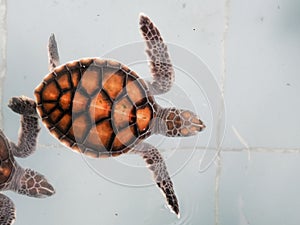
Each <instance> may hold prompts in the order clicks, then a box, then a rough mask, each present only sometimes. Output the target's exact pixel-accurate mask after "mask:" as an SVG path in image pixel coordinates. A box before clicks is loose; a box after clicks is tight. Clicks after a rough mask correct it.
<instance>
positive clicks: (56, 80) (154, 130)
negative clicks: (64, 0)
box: [9, 14, 205, 217]
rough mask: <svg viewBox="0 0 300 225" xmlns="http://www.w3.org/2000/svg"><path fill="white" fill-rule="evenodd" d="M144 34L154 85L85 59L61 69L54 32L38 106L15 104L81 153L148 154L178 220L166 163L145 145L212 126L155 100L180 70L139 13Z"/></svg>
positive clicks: (112, 64)
mask: <svg viewBox="0 0 300 225" xmlns="http://www.w3.org/2000/svg"><path fill="white" fill-rule="evenodd" d="M140 30H141V33H142V36H143V37H144V39H145V41H146V53H147V55H148V57H149V60H150V69H151V75H152V77H153V81H152V82H146V81H144V80H143V79H141V78H140V77H139V76H138V75H137V74H136V73H135V72H134V71H132V70H131V69H129V68H128V67H127V66H125V65H123V64H121V63H119V62H117V61H114V60H107V59H100V58H83V59H79V60H75V61H72V62H68V63H66V64H63V65H60V66H59V54H58V49H57V44H56V41H55V37H54V35H53V34H52V35H51V36H50V38H49V43H48V57H49V70H50V73H49V74H48V75H47V76H46V77H45V78H44V80H43V81H42V83H41V84H40V85H38V86H37V88H36V89H35V91H34V95H35V99H36V101H34V100H32V99H30V98H28V97H25V96H21V97H13V98H12V99H11V100H10V103H9V106H10V108H11V109H12V110H13V111H15V112H17V113H21V112H19V107H22V104H24V103H25V102H26V103H27V104H29V105H30V104H31V105H32V107H33V108H36V109H37V113H36V117H38V115H39V116H40V117H41V118H42V121H43V123H44V125H45V126H46V127H47V128H48V129H49V131H50V132H51V134H52V135H53V136H54V137H56V138H57V139H58V140H59V141H61V142H62V143H63V144H65V145H66V146H68V147H70V148H71V149H72V150H74V151H77V152H80V153H84V154H86V155H88V156H91V157H111V156H118V155H120V154H123V153H126V152H130V153H135V154H139V155H141V156H142V157H143V159H144V160H145V162H146V164H147V166H148V168H149V169H150V171H151V172H152V174H153V176H154V180H155V182H156V184H157V186H158V187H159V188H160V189H161V190H162V192H163V193H164V195H165V197H166V200H167V203H168V206H169V207H170V209H171V211H172V212H174V213H175V214H176V215H177V216H178V217H179V206H178V201H177V197H176V195H175V192H174V189H173V183H172V181H171V178H170V176H169V173H168V171H167V168H166V164H165V162H164V160H163V158H162V156H161V154H160V153H159V151H158V150H157V149H156V148H155V147H154V146H152V145H151V144H148V143H145V142H142V141H143V140H144V139H146V138H147V137H149V136H150V135H152V134H162V135H165V136H169V137H183V136H191V135H195V134H197V133H198V132H199V131H201V130H203V129H204V128H205V125H204V124H203V122H202V121H201V120H200V119H199V117H198V116H197V115H195V113H193V112H191V111H189V110H183V109H177V108H162V107H161V106H159V105H158V104H157V103H156V102H155V100H154V95H158V94H163V93H166V92H168V91H169V90H170V89H171V87H172V85H173V83H174V70H173V66H172V64H171V60H170V57H169V53H168V50H167V46H166V44H165V43H164V42H163V39H162V37H161V35H160V32H159V30H158V29H157V27H156V26H155V25H154V24H153V22H152V21H151V20H150V19H149V18H148V17H147V16H145V15H144V14H140ZM21 114H22V113H21Z"/></svg>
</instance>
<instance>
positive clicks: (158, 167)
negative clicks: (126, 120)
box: [132, 143, 180, 218]
mask: <svg viewBox="0 0 300 225" xmlns="http://www.w3.org/2000/svg"><path fill="white" fill-rule="evenodd" d="M132 153H137V154H140V155H141V156H142V157H143V159H144V160H145V162H146V164H147V167H148V168H149V169H150V171H151V172H152V173H153V178H154V181H155V182H156V184H157V186H158V187H159V188H160V189H161V191H162V192H163V195H164V196H165V198H166V200H167V203H168V206H169V208H170V209H171V211H172V212H174V213H175V214H176V215H177V217H178V218H179V217H180V214H179V205H178V200H177V197H176V195H175V191H174V188H173V183H172V181H171V178H170V176H169V173H168V170H167V166H166V164H165V162H164V159H163V157H162V156H161V154H160V153H159V151H158V150H157V149H156V148H155V147H154V146H152V145H150V144H148V143H141V144H139V145H137V146H136V147H134V149H133V150H132Z"/></svg>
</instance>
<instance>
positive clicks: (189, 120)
mask: <svg viewBox="0 0 300 225" xmlns="http://www.w3.org/2000/svg"><path fill="white" fill-rule="evenodd" d="M204 128H205V125H204V124H203V122H202V121H201V120H200V119H199V117H198V116H197V115H196V114H195V113H193V112H191V111H190V110H184V109H176V108H166V109H162V110H160V112H159V113H158V121H157V123H156V126H155V133H159V134H163V135H166V136H169V137H187V136H192V135H195V134H197V133H198V132H200V131H202V130H203V129H204Z"/></svg>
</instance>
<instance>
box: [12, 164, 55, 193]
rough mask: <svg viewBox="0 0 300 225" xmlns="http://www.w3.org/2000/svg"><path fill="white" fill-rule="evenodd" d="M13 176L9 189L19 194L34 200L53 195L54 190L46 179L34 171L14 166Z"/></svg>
mask: <svg viewBox="0 0 300 225" xmlns="http://www.w3.org/2000/svg"><path fill="white" fill-rule="evenodd" d="M15 174H16V175H15V176H14V181H13V182H11V187H10V188H9V189H11V190H13V191H16V192H17V193H19V194H23V195H27V196H30V197H35V198H44V197H48V196H51V195H53V194H54V193H55V190H54V188H53V187H52V185H51V184H50V183H49V182H48V181H47V179H46V178H45V177H44V176H43V175H42V174H40V173H38V172H36V171H34V170H31V169H23V168H22V167H20V166H18V165H16V172H15Z"/></svg>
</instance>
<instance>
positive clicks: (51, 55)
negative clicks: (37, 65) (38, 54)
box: [48, 34, 60, 72]
mask: <svg viewBox="0 0 300 225" xmlns="http://www.w3.org/2000/svg"><path fill="white" fill-rule="evenodd" d="M48 63H49V65H48V69H49V71H50V72H51V71H53V70H54V68H55V67H57V66H58V65H59V64H60V63H59V54H58V49H57V43H56V40H55V36H54V34H51V35H50V38H49V42H48Z"/></svg>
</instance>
